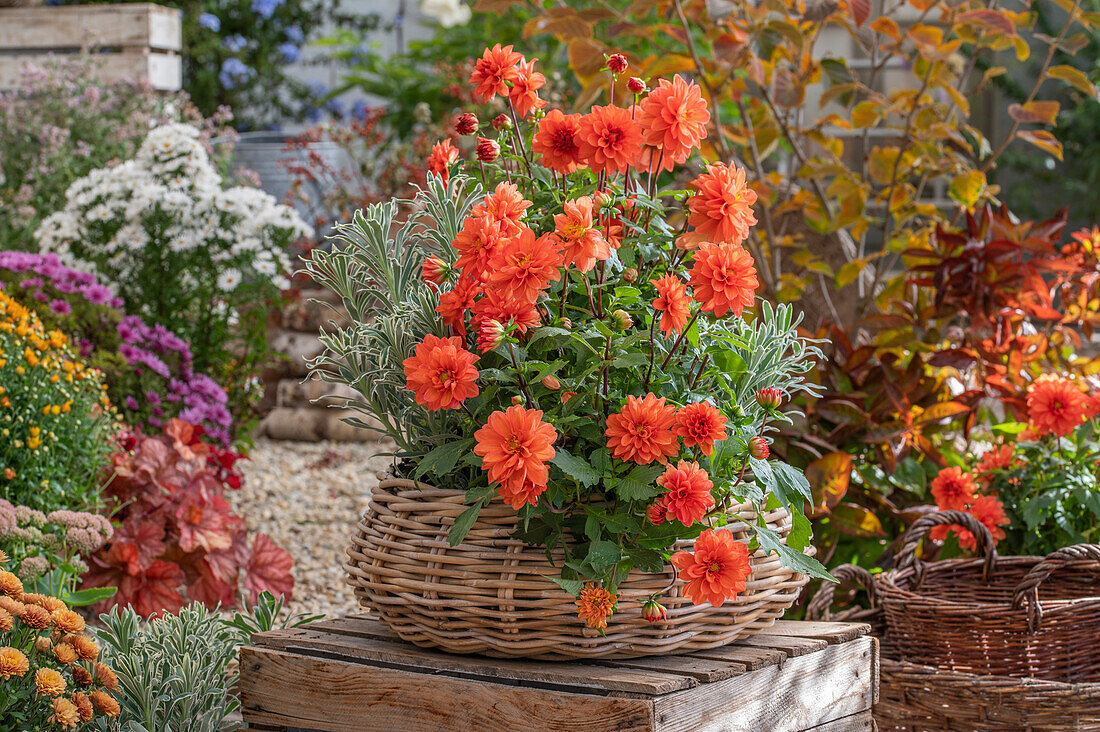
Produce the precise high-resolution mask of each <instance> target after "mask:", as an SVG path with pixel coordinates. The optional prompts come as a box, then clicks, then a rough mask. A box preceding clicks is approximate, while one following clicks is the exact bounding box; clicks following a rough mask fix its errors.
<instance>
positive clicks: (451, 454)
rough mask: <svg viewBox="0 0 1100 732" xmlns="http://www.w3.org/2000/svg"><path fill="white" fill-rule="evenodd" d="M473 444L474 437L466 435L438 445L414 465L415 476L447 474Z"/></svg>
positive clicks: (418, 477)
mask: <svg viewBox="0 0 1100 732" xmlns="http://www.w3.org/2000/svg"><path fill="white" fill-rule="evenodd" d="M473 444H474V438H472V437H467V438H466V439H464V440H455V441H454V442H448V443H447V444H445V445H440V446H439V447H437V448H435V449H434V450H432V451H431V452H429V453H428V454H427V455H425V456H424V457H422V458H420V462H419V463H418V464H417V466H416V478H417V479H418V480H419V479H420V478H421V476H424V475H427V474H428V473H433V474H435V475H438V476H440V477H442V476H445V475H447V474H448V473H450V472H451V471H452V470H454V467H455V464H456V463H458V460H459V458H461V457H462V456H463V455H466V454H468V453H469V452H470V447H471V446H473Z"/></svg>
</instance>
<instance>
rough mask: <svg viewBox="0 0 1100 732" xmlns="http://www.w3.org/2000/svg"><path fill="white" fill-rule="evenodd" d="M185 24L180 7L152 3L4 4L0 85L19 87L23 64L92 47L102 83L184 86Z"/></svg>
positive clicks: (0, 17) (167, 87) (0, 29)
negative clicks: (142, 81)
mask: <svg viewBox="0 0 1100 732" xmlns="http://www.w3.org/2000/svg"><path fill="white" fill-rule="evenodd" d="M182 27H183V26H182V16H181V12H180V11H179V10H178V9H175V8H167V7H164V6H162V5H152V4H149V3H128V4H124V5H64V6H57V7H53V6H43V7H16V8H0V88H8V87H12V86H14V85H16V84H17V83H18V82H19V78H20V74H21V71H22V68H23V66H24V64H27V63H33V64H37V65H41V64H42V63H44V62H46V61H47V60H48V59H49V58H50V57H51V55H52V56H55V57H56V56H60V55H65V54H73V53H77V52H78V51H80V50H81V49H83V48H85V47H89V46H90V47H92V48H91V50H93V51H94V52H95V54H96V55H97V57H98V58H97V59H96V63H97V68H96V74H97V77H98V78H99V79H100V80H102V81H114V80H117V79H134V80H137V79H139V78H140V79H147V80H148V81H149V83H150V84H152V85H153V88H154V89H160V90H176V89H179V88H180V85H181V83H182V65H181V62H180V57H179V51H180V48H181V47H182V45H183V40H182Z"/></svg>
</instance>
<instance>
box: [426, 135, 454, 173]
mask: <svg viewBox="0 0 1100 732" xmlns="http://www.w3.org/2000/svg"><path fill="white" fill-rule="evenodd" d="M456 160H458V150H457V149H456V148H455V146H454V145H452V144H451V141H450V140H440V141H439V142H437V143H435V144H434V145H432V152H431V154H430V155H429V156H428V170H429V171H430V172H432V173H435V174H436V175H437V176H438V177H440V178H442V179H443V182H444V183H446V182H447V181H448V180H450V177H451V165H453V164H454V162H455V161H456Z"/></svg>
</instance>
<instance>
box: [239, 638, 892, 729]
mask: <svg viewBox="0 0 1100 732" xmlns="http://www.w3.org/2000/svg"><path fill="white" fill-rule="evenodd" d="M869 632H870V626H868V625H865V624H862V623H806V622H795V621H777V622H776V623H775V625H774V626H772V628H770V629H769V630H768V632H767V634H765V635H757V636H753V637H751V638H747V639H745V640H742V641H738V642H736V643H733V644H732V645H729V646H726V647H724V648H718V649H714V650H709V651H698V652H695V653H689V654H686V655H677V656H651V657H647V658H637V659H631V660H625V661H617V660H608V661H599V660H596V661H584V662H570V663H553V662H538V661H521V660H502V659H492V658H485V657H481V656H456V655H450V654H445V653H439V652H436V651H432V650H426V649H422V648H417V647H415V646H413V645H410V644H407V643H404V642H402V641H400V640H399V639H398V638H397V637H396V636H395V635H394V634H393V633H391V632H390V631H389V630H387V629H386V628H384V627H383V626H382V625H381V624H379V623H378V622H376V621H374V620H373V619H371V618H370V617H368V616H352V617H349V618H343V619H340V620H329V621H323V622H318V623H313V624H311V625H309V626H306V627H304V628H299V629H294V630H279V631H272V632H269V633H260V634H257V635H256V636H255V637H254V638H253V645H251V646H248V647H245V648H243V649H242V650H241V663H240V692H241V703H242V707H243V713H244V719H245V721H246V722H248V725H249V729H258V730H268V731H269V732H270V731H273V730H285V731H287V732H315V731H316V732H353V731H355V732H363V731H371V730H378V731H380V732H381V731H382V730H386V731H387V732H388V731H389V730H402V731H408V732H416V731H419V730H423V731H425V732H427V731H430V732H452V731H453V732H461V731H462V730H479V731H484V732H497V731H503V730H509V731H512V730H548V731H554V732H557V731H565V730H575V731H577V732H610V730H615V731H616V732H625V731H628V730H638V731H642V730H661V731H662V732H705V731H708V730H711V731H715V732H717V731H718V730H721V731H722V732H737V731H740V730H744V731H745V732H785V731H787V730H817V731H821V732H824V731H825V730H828V731H829V732H854V731H855V730H871V729H873V722H872V720H871V705H872V704H873V703H874V701H875V700H876V697H877V694H878V642H877V640H876V639H874V638H872V637H870V636H869V635H867V634H868V633H869Z"/></svg>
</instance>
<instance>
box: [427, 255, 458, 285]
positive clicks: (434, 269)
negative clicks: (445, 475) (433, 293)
mask: <svg viewBox="0 0 1100 732" xmlns="http://www.w3.org/2000/svg"><path fill="white" fill-rule="evenodd" d="M450 271H451V267H450V265H448V264H447V263H446V262H444V261H443V260H442V259H440V258H439V257H428V258H427V259H425V260H424V261H423V262H421V263H420V276H421V277H422V278H423V279H424V281H425V282H430V283H431V284H433V285H435V286H437V287H438V286H439V285H441V284H443V280H445V279H447V275H448V274H449V273H450Z"/></svg>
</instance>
